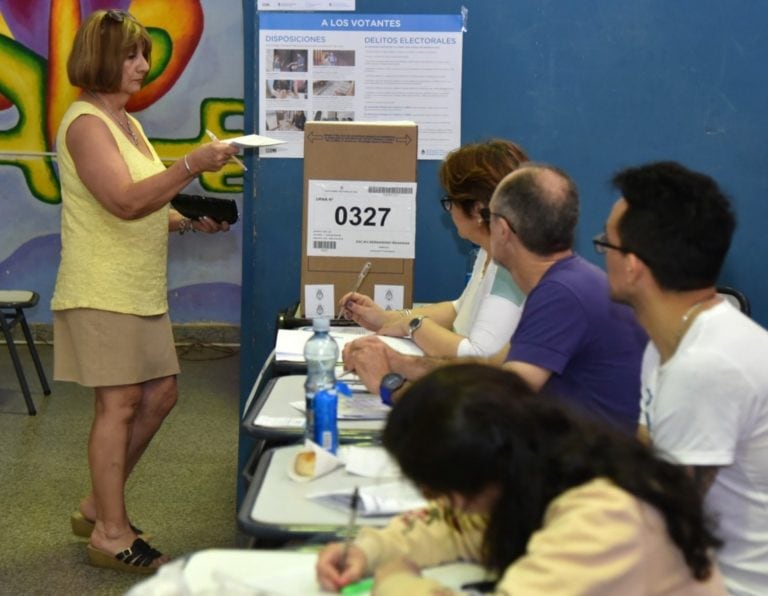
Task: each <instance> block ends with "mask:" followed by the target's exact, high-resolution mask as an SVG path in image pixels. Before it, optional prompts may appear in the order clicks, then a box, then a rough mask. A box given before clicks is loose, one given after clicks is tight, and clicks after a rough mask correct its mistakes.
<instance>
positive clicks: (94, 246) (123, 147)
mask: <svg viewBox="0 0 768 596" xmlns="http://www.w3.org/2000/svg"><path fill="white" fill-rule="evenodd" d="M83 114H92V115H94V116H96V117H97V118H100V119H101V120H102V121H104V122H105V123H106V124H107V126H108V127H109V129H110V131H111V132H112V136H114V137H115V141H116V142H117V146H118V149H119V150H120V154H121V155H122V157H123V159H124V160H125V163H126V164H127V166H128V169H129V171H130V173H131V178H132V179H133V180H134V181H139V180H143V179H144V178H148V177H150V176H152V175H154V174H157V173H158V172H162V171H163V170H164V169H165V166H164V165H163V163H162V162H161V161H160V158H159V157H158V156H157V153H155V150H154V149H153V148H152V146H151V145H150V144H149V141H148V140H147V138H146V137H145V136H144V130H143V129H142V128H141V126H140V125H139V123H138V121H136V120H135V119H133V118H131V124H132V125H133V126H134V128H135V129H136V130H137V131H138V134H140V135H141V136H142V138H144V142H145V143H146V144H147V146H149V148H150V151H151V153H152V158H149V157H147V156H146V155H144V154H143V153H141V151H139V150H138V148H136V147H135V146H134V145H133V144H132V143H131V142H130V141H129V140H128V139H127V138H126V136H125V135H124V134H123V133H122V132H121V130H120V128H119V127H118V126H117V125H116V124H115V123H113V122H112V120H110V119H109V118H107V116H106V115H104V114H103V113H102V112H101V111H100V110H98V109H97V108H96V107H95V106H92V105H91V104H89V103H87V102H84V101H75V102H74V103H73V104H72V105H71V106H70V107H69V109H68V110H67V112H66V113H65V114H64V118H63V119H62V121H61V126H60V127H59V132H58V135H57V138H56V146H57V153H58V163H59V178H60V180H61V202H62V209H61V264H60V266H59V272H58V275H57V277H56V287H55V289H54V292H53V299H52V300H51V309H52V310H66V309H70V308H95V309H99V310H108V311H112V312H118V313H127V314H135V315H141V316H149V315H158V314H162V313H165V312H166V311H167V310H168V296H167V294H168V292H167V275H166V270H167V264H168V206H167V205H166V206H165V207H163V208H161V209H158V210H157V211H155V212H154V213H151V214H149V215H147V216H145V217H142V218H141V219H135V220H125V219H120V218H119V217H117V216H115V215H112V214H111V213H109V211H107V210H106V209H105V208H104V207H102V206H101V204H100V203H99V202H98V201H97V200H96V199H95V198H94V196H93V195H92V194H91V193H90V192H89V191H88V189H87V188H86V187H85V185H84V184H83V183H82V181H81V180H80V178H79V176H78V175H77V170H76V169H75V164H74V162H73V161H72V156H71V155H70V153H69V150H68V149H67V143H66V135H67V130H68V129H69V126H70V125H71V124H72V122H74V121H75V119H76V118H78V117H79V116H82V115H83Z"/></svg>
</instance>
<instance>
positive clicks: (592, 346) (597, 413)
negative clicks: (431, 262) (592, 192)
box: [507, 255, 648, 433]
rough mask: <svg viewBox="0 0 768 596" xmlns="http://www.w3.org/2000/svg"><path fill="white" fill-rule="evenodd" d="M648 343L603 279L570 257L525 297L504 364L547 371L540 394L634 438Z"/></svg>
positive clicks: (602, 274) (596, 270) (591, 267)
mask: <svg viewBox="0 0 768 596" xmlns="http://www.w3.org/2000/svg"><path fill="white" fill-rule="evenodd" d="M647 343H648V337H647V335H646V334H645V332H644V331H643V329H642V328H641V327H640V326H639V325H638V324H637V321H636V320H635V315H634V313H633V312H632V310H631V309H630V308H629V307H627V306H624V305H622V304H617V303H615V302H613V301H612V300H611V299H610V295H609V289H608V278H607V277H606V275H605V272H604V271H603V270H602V269H600V268H598V267H596V266H594V265H592V264H591V263H589V262H588V261H586V260H585V259H583V258H582V257H580V256H578V255H573V256H570V257H567V258H565V259H563V260H561V261H558V262H557V263H555V264H554V265H552V267H550V268H549V270H548V271H547V272H546V273H545V274H544V277H542V278H541V280H540V281H539V283H538V284H537V285H536V287H534V288H533V290H531V292H530V293H529V294H528V296H527V298H526V300H525V304H524V306H523V313H522V317H521V319H520V324H519V325H518V327H517V329H516V331H515V334H514V335H513V336H512V347H511V348H510V350H509V354H508V355H507V361H515V360H516V361H520V362H527V363H529V364H533V365H536V366H539V367H541V368H545V369H547V370H549V371H551V373H552V375H551V376H550V378H549V380H548V381H547V383H546V384H545V385H544V387H543V389H542V392H543V393H545V394H548V395H553V396H556V397H558V398H561V399H562V400H563V401H564V402H565V403H568V404H571V405H573V406H574V407H576V408H578V410H579V411H581V412H585V413H587V414H588V415H589V416H590V417H591V418H594V419H597V420H603V421H607V422H609V423H612V424H613V425H614V426H616V425H618V426H619V427H620V428H621V429H623V430H626V431H628V432H631V433H634V432H635V431H636V429H637V420H638V416H639V411H640V364H641V361H642V357H643V350H644V349H645V345H646V344H647Z"/></svg>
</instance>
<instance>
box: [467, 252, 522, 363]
mask: <svg viewBox="0 0 768 596" xmlns="http://www.w3.org/2000/svg"><path fill="white" fill-rule="evenodd" d="M487 257H488V254H487V253H486V252H485V251H484V250H483V249H482V248H480V249H478V251H477V259H475V265H474V267H473V268H472V276H471V277H470V278H469V281H468V282H467V286H466V287H465V288H464V291H463V292H462V294H461V296H460V297H459V298H458V300H454V302H453V308H454V309H455V310H456V319H454V321H453V331H454V332H455V333H458V334H459V335H463V336H464V338H465V339H463V340H462V341H461V343H460V344H459V348H458V351H457V353H456V355H457V356H480V357H483V356H493V355H494V354H496V353H498V352H499V350H501V349H502V348H503V347H504V344H508V343H509V340H510V339H511V338H512V334H513V333H514V332H515V329H516V328H517V324H518V322H519V321H520V314H521V313H522V311H523V309H522V304H523V301H524V299H525V295H524V294H523V292H522V290H520V288H519V287H518V286H517V284H516V283H515V282H514V280H513V279H512V276H511V275H510V274H509V272H508V271H507V270H506V269H504V268H503V267H499V266H498V265H497V264H496V263H494V262H493V261H491V262H490V263H489V264H488V267H487V269H485V272H483V268H484V267H485V261H486V259H487Z"/></svg>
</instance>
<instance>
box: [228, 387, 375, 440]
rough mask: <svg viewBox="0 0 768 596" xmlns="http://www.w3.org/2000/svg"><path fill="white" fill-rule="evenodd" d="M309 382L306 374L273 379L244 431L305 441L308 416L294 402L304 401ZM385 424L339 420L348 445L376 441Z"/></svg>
mask: <svg viewBox="0 0 768 596" xmlns="http://www.w3.org/2000/svg"><path fill="white" fill-rule="evenodd" d="M305 379H306V375H288V376H283V377H275V378H273V379H270V380H269V381H268V382H267V384H266V385H265V386H264V390H263V391H262V392H261V394H260V395H259V396H258V397H257V398H256V400H255V401H254V403H253V404H252V405H251V407H250V408H249V410H248V413H247V414H246V416H245V419H244V420H243V425H242V428H243V431H244V432H245V433H247V434H248V435H250V436H252V437H255V438H257V439H264V440H266V441H282V442H285V441H287V440H291V439H295V440H298V439H301V438H302V437H303V436H304V414H303V413H302V412H300V411H298V410H297V409H296V408H294V407H293V406H291V402H295V401H301V400H303V399H304V380H305ZM368 395H370V394H368ZM352 399H354V397H353V398H352ZM384 423H385V421H384V420H339V440H340V441H341V442H344V443H350V442H366V441H375V440H377V439H378V437H379V436H380V435H381V431H382V429H383V428H384Z"/></svg>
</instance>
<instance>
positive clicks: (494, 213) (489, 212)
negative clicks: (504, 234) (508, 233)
mask: <svg viewBox="0 0 768 596" xmlns="http://www.w3.org/2000/svg"><path fill="white" fill-rule="evenodd" d="M488 215H490V216H491V217H498V218H500V219H503V220H504V221H505V222H507V225H508V226H509V229H510V230H512V232H513V233H514V234H517V230H516V229H515V226H513V225H512V222H511V221H509V220H508V219H507V218H506V217H505V216H504V215H502V214H501V213H497V212H496V211H491V210H490V209H489V210H488Z"/></svg>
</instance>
